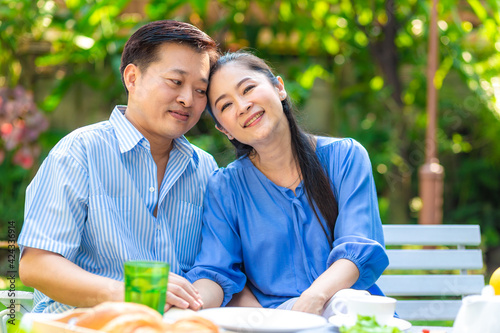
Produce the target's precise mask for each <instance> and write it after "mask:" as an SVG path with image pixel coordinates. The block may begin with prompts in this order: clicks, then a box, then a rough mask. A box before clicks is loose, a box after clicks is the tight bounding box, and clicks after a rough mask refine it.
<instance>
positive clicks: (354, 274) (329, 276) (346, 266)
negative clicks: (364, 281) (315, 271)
mask: <svg viewBox="0 0 500 333" xmlns="http://www.w3.org/2000/svg"><path fill="white" fill-rule="evenodd" d="M358 278H359V270H358V267H357V266H356V265H355V264H354V263H353V262H352V261H350V260H347V259H339V260H337V261H336V262H334V263H333V264H332V265H331V266H330V267H329V268H328V269H327V270H326V271H325V272H323V274H321V275H320V276H319V277H318V278H317V279H316V280H315V281H314V282H313V284H312V285H311V286H310V287H309V288H307V289H306V290H305V291H304V293H310V294H312V295H322V297H324V298H325V302H327V301H328V300H329V299H330V298H331V297H332V296H333V295H335V293H336V292H337V291H339V290H340V289H346V288H350V287H351V286H352V285H353V284H354V283H356V281H357V280H358Z"/></svg>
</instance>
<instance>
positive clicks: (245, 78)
mask: <svg viewBox="0 0 500 333" xmlns="http://www.w3.org/2000/svg"><path fill="white" fill-rule="evenodd" d="M250 79H251V77H248V76H247V77H244V78H243V79H241V81H240V82H238V83H237V84H236V88H239V87H240V86H241V85H242V84H243V83H245V82H246V81H248V80H250ZM224 97H226V94H222V95H220V96H219V98H217V99H216V100H215V103H214V105H217V103H218V102H219V101H220V100H221V99H223V98H224Z"/></svg>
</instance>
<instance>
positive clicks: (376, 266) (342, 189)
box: [327, 139, 389, 289]
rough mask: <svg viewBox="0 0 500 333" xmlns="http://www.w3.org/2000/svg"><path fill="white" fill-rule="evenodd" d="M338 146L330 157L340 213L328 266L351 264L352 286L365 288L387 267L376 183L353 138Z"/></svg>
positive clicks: (387, 260) (331, 172) (364, 154)
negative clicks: (345, 261) (355, 273)
mask: <svg viewBox="0 0 500 333" xmlns="http://www.w3.org/2000/svg"><path fill="white" fill-rule="evenodd" d="M340 145H341V146H340V148H341V149H338V150H335V151H334V153H333V154H332V156H330V170H329V172H330V175H333V179H332V180H333V183H334V187H335V190H336V198H337V202H338V210H339V214H338V217H337V221H336V224H335V234H334V236H335V237H334V242H333V250H332V251H331V252H330V255H329V257H328V260H327V267H329V266H330V265H331V264H332V263H334V262H335V261H337V260H339V259H348V260H350V261H352V262H353V263H354V264H355V265H356V266H357V267H358V270H359V274H360V275H359V278H358V280H357V281H356V283H355V284H354V285H353V286H352V287H353V288H355V289H367V288H369V287H370V286H372V285H373V284H374V283H375V282H376V281H377V279H378V278H379V277H380V275H381V274H382V272H383V271H384V270H385V268H386V267H387V266H388V264H389V259H388V257H387V254H386V252H385V248H384V236H383V231H382V222H381V220H380V213H379V210H378V200H377V194H376V189H375V182H374V180H373V174H372V167H371V163H370V159H369V157H368V153H367V151H366V149H365V148H364V147H363V146H361V145H360V144H359V143H358V142H356V141H354V140H352V139H346V140H342V141H341V142H340Z"/></svg>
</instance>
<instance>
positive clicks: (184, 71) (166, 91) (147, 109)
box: [124, 43, 210, 144]
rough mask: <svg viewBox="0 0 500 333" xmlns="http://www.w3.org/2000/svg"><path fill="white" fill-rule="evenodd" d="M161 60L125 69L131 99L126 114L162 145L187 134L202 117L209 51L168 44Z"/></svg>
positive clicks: (163, 49)
mask: <svg viewBox="0 0 500 333" xmlns="http://www.w3.org/2000/svg"><path fill="white" fill-rule="evenodd" d="M157 55H158V60H157V61H155V62H153V63H151V64H149V66H148V67H147V68H146V69H143V70H140V69H139V68H138V67H137V66H135V65H133V64H130V65H128V66H127V68H126V69H125V72H124V79H125V84H126V85H127V89H128V91H129V100H128V107H127V111H126V112H125V116H126V117H127V119H129V121H130V122H131V123H132V124H133V125H134V126H135V127H136V128H137V129H138V130H139V131H140V132H141V133H142V134H143V135H144V136H145V137H146V138H147V139H148V140H149V141H150V142H151V143H153V142H155V143H159V144H162V142H163V141H165V140H167V141H170V140H172V139H176V138H178V137H180V136H182V135H184V134H185V133H186V132H187V131H189V130H190V129H191V128H192V127H193V126H194V125H195V124H196V122H198V120H199V119H200V116H201V114H202V112H203V110H204V109H205V106H206V103H207V96H206V91H207V85H208V75H209V70H210V61H209V56H208V53H206V52H201V53H200V52H196V51H195V50H194V49H193V48H191V47H190V46H186V45H182V44H177V43H165V44H163V45H161V46H159V47H158V50H157Z"/></svg>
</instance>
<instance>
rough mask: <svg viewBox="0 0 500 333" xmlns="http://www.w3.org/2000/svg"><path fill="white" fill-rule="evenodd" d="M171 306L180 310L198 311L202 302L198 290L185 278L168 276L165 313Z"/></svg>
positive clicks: (173, 275) (174, 275)
mask: <svg viewBox="0 0 500 333" xmlns="http://www.w3.org/2000/svg"><path fill="white" fill-rule="evenodd" d="M172 306H176V307H178V308H181V309H188V308H189V309H192V310H195V311H197V310H200V309H201V308H202V307H203V301H202V300H201V296H200V294H199V293H198V290H196V288H195V287H194V286H193V285H192V284H191V283H190V282H189V281H188V280H186V279H185V278H183V277H182V276H180V275H177V274H175V273H172V272H171V273H170V274H169V275H168V291H167V304H166V305H165V312H166V311H168V310H169V309H170V308H171V307H172Z"/></svg>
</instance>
